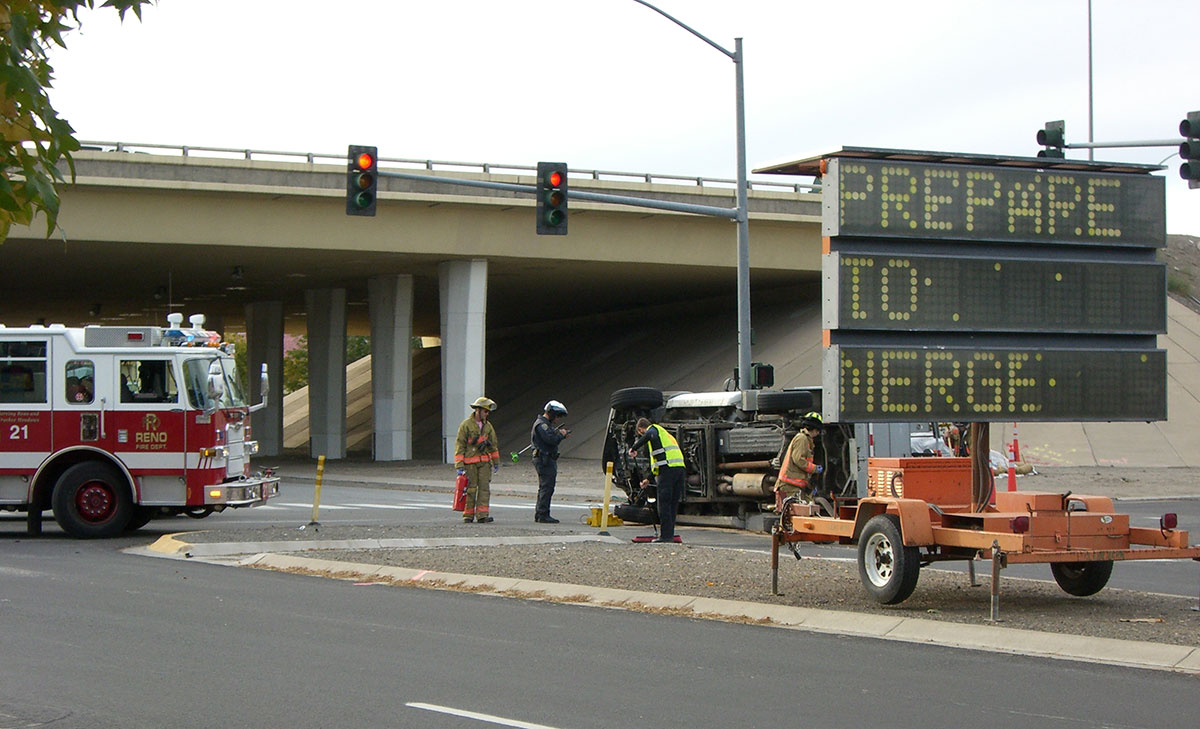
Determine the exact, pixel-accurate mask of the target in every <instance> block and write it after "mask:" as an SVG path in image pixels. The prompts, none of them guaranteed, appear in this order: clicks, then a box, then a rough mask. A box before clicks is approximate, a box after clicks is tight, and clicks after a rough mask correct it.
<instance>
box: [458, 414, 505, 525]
mask: <svg viewBox="0 0 1200 729" xmlns="http://www.w3.org/2000/svg"><path fill="white" fill-rule="evenodd" d="M471 408H472V410H474V413H473V414H471V415H470V416H468V417H467V419H466V420H464V421H462V423H461V424H460V425H459V426H458V435H457V436H456V437H455V438H454V467H455V468H456V469H457V470H458V475H460V476H461V475H463V474H464V473H465V474H466V475H467V502H466V506H465V507H464V508H463V521H464V522H467V523H470V522H472V521H478V522H480V523H483V524H488V523H490V522H492V521H493V519H492V516H491V514H490V513H489V510H490V506H489V505H490V503H491V500H492V492H491V483H492V474H494V473H496V472H497V471H499V470H500V444H499V443H498V442H497V440H496V429H495V428H494V427H492V424H491V423H490V422H488V415H489V414H491V412H492V411H493V410H495V409H496V402H495V401H494V400H491V399H490V398H486V397H480V398H476V400H475V402H473V403H471Z"/></svg>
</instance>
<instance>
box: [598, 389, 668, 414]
mask: <svg viewBox="0 0 1200 729" xmlns="http://www.w3.org/2000/svg"><path fill="white" fill-rule="evenodd" d="M662 404H663V394H662V390H656V389H655V388H653V387H626V388H623V389H620V390H617V391H616V392H614V393H613V394H611V395H609V396H608V406H609V407H611V408H612V409H613V410H627V409H630V408H633V409H642V408H645V409H648V410H650V409H653V408H656V407H659V406H660V405H662Z"/></svg>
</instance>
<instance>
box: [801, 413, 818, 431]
mask: <svg viewBox="0 0 1200 729" xmlns="http://www.w3.org/2000/svg"><path fill="white" fill-rule="evenodd" d="M822 425H823V423H822V422H821V414H820V413H818V412H815V411H814V412H811V413H805V414H804V417H802V418H800V427H801V428H804V429H806V430H808V429H810V428H811V429H812V430H820V429H821V426H822Z"/></svg>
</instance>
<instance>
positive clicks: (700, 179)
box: [79, 140, 821, 193]
mask: <svg viewBox="0 0 1200 729" xmlns="http://www.w3.org/2000/svg"><path fill="white" fill-rule="evenodd" d="M79 144H80V146H81V147H82V148H83V149H85V150H91V151H97V152H148V151H150V150H154V151H156V152H168V153H174V154H178V155H180V156H182V157H189V156H193V155H195V156H199V157H211V158H215V159H257V160H273V161H279V162H296V161H299V160H303V161H305V162H307V163H308V164H310V165H311V164H317V163H318V162H321V163H328V164H341V163H344V162H345V161H346V155H345V154H344V153H341V154H332V153H324V152H279V151H273V150H268V149H237V148H233V147H202V146H191V145H179V144H155V143H150V142H105V141H92V140H89V141H80V143H79ZM379 163H380V164H381V165H382V164H386V165H388V166H395V167H401V168H407V169H424V170H430V171H433V170H457V171H462V172H480V173H483V174H490V173H513V174H526V173H528V174H536V173H537V166H536V165H514V164H496V163H493V162H455V161H452V160H434V159H407V158H403V157H380V158H379ZM568 171H569V172H570V174H571V175H573V176H580V177H590V178H591V179H593V180H608V181H613V182H621V181H637V182H646V183H655V182H664V183H686V184H690V185H695V186H697V187H712V188H721V189H728V190H734V189H736V188H737V180H734V179H729V178H723V177H704V176H688V175H668V174H658V173H651V172H620V171H616V170H580V169H575V168H571V169H569V170H568ZM748 184H749V186H750V189H752V190H754V189H757V190H777V191H785V190H786V191H789V192H798V193H801V192H812V191H815V190H820V189H821V186H820V185H814V184H809V183H793V182H775V181H772V180H749V181H748Z"/></svg>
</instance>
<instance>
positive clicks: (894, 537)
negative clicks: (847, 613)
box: [858, 514, 921, 605]
mask: <svg viewBox="0 0 1200 729" xmlns="http://www.w3.org/2000/svg"><path fill="white" fill-rule="evenodd" d="M920 575H921V562H920V552H919V550H918V549H917V548H916V547H906V546H904V541H903V538H902V537H901V534H900V517H898V516H896V515H895V514H879V515H877V516H874V517H872V518H871V520H870V521H868V522H867V525H866V526H865V527H864V528H863V532H862V537H861V538H860V539H859V541H858V576H859V579H861V580H862V583H863V587H865V588H867V592H868V593H869V594H870V595H871V597H873V598H875V600H876V602H879V603H881V604H883V605H895V604H896V603H900V602H904V601H905V600H907V599H908V597H909V595H912V593H913V590H915V589H916V587H917V578H918V577H920Z"/></svg>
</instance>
